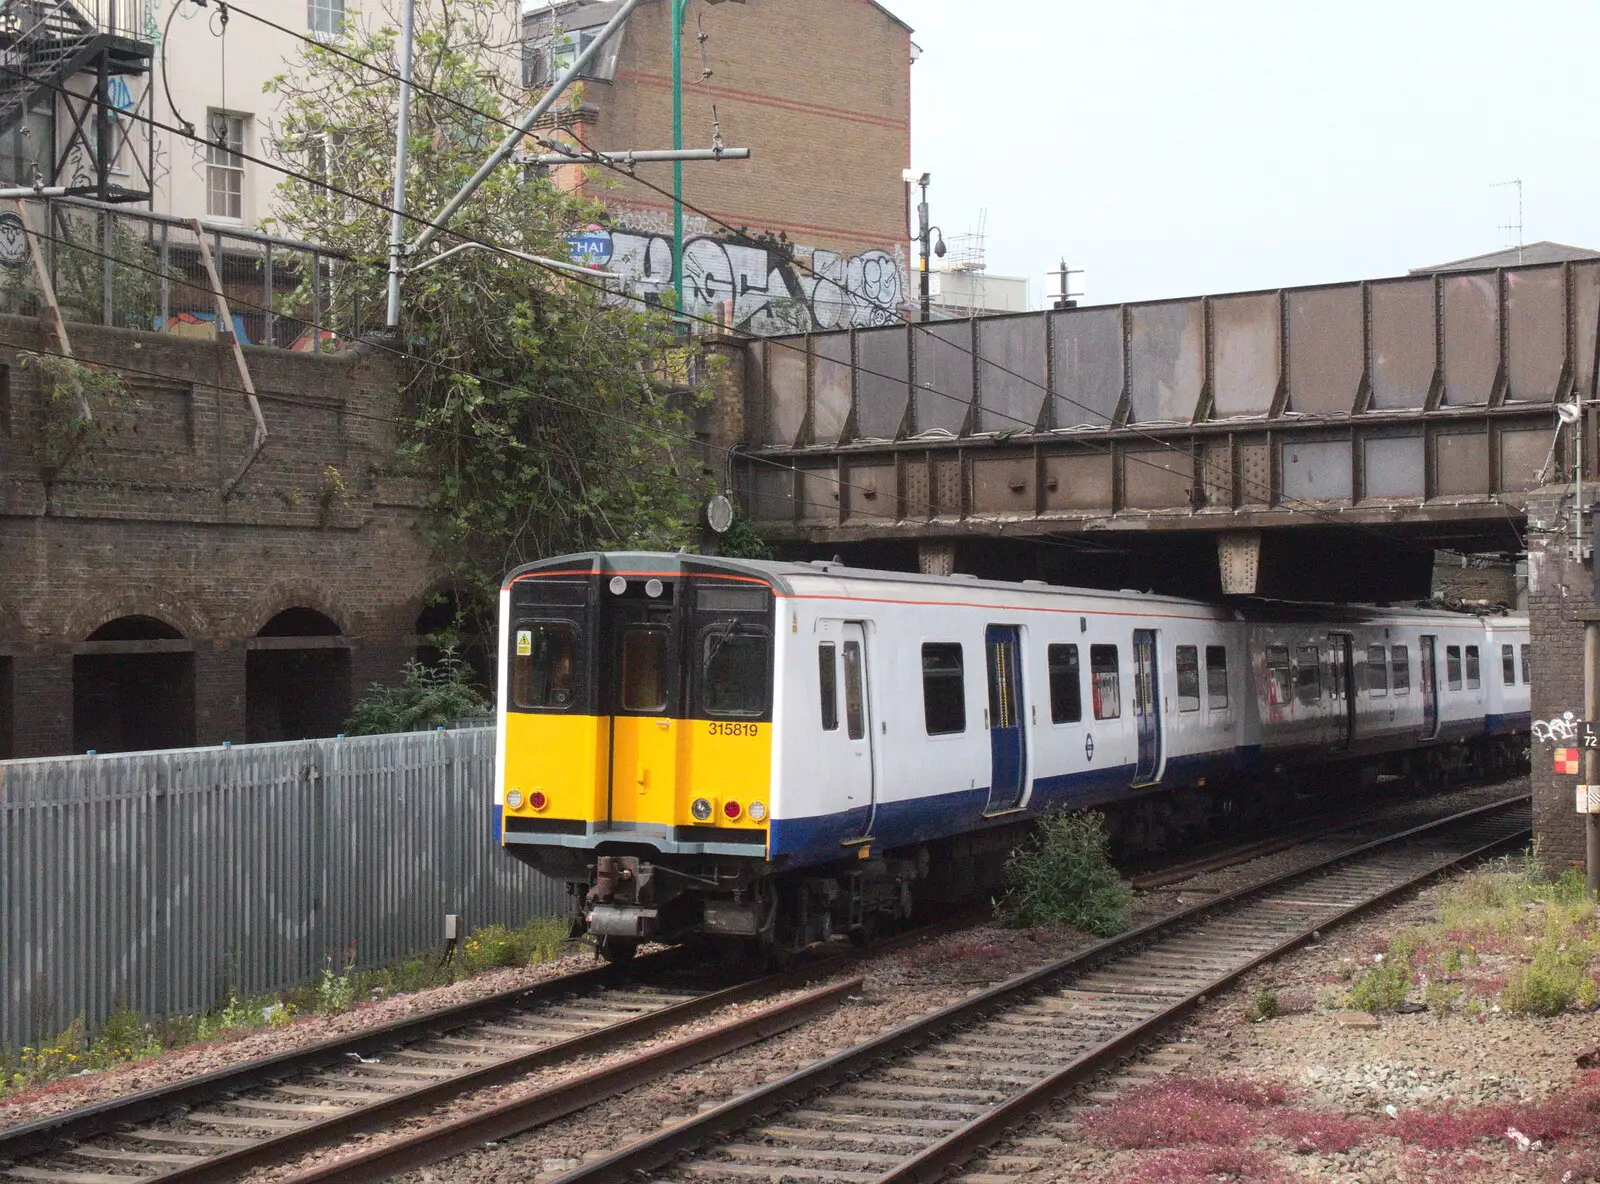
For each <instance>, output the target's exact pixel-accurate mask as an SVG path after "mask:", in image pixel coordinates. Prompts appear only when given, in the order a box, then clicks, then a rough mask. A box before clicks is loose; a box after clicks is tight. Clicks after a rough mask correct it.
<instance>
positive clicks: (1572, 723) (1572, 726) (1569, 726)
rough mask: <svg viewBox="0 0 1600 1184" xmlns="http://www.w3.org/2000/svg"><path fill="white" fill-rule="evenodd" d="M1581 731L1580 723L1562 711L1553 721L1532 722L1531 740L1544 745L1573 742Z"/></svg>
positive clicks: (1581, 724) (1568, 712)
mask: <svg viewBox="0 0 1600 1184" xmlns="http://www.w3.org/2000/svg"><path fill="white" fill-rule="evenodd" d="M1582 730H1583V723H1582V721H1581V720H1578V719H1576V718H1574V716H1573V714H1572V712H1570V711H1563V712H1562V713H1561V714H1560V715H1558V716H1556V717H1555V718H1553V719H1536V720H1534V721H1533V738H1534V739H1535V740H1537V741H1539V742H1540V743H1545V744H1547V743H1549V742H1551V741H1553V740H1575V739H1577V738H1578V735H1579V733H1580V732H1582Z"/></svg>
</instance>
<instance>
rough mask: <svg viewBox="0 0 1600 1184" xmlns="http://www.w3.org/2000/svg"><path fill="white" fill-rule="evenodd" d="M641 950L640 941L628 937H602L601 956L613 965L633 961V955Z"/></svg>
mask: <svg viewBox="0 0 1600 1184" xmlns="http://www.w3.org/2000/svg"><path fill="white" fill-rule="evenodd" d="M638 952H639V943H638V942H637V941H635V940H633V939H631V938H626V937H602V938H601V939H600V956H601V957H602V958H604V959H605V960H606V961H607V962H610V963H611V964H612V965H614V966H615V965H619V964H621V963H624V962H632V961H633V956H634V955H635V954H637V953H638Z"/></svg>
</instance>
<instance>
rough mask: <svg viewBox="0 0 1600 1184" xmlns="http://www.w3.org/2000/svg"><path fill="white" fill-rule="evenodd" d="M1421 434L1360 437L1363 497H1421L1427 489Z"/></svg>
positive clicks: (1424, 451)
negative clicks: (1364, 438) (1365, 438)
mask: <svg viewBox="0 0 1600 1184" xmlns="http://www.w3.org/2000/svg"><path fill="white" fill-rule="evenodd" d="M1424 444H1425V441H1424V439H1423V437H1422V436H1421V435H1415V436H1374V437H1372V438H1370V439H1368V440H1365V441H1363V445H1362V453H1361V468H1362V474H1363V482H1362V484H1363V487H1364V488H1363V491H1362V492H1363V494H1364V495H1365V496H1366V497H1369V498H1371V497H1408V498H1411V497H1416V498H1419V497H1422V496H1423V495H1424V494H1425V493H1426V492H1427V476H1428V475H1427V471H1426V465H1427V455H1428V454H1427V450H1426V448H1425V447H1424Z"/></svg>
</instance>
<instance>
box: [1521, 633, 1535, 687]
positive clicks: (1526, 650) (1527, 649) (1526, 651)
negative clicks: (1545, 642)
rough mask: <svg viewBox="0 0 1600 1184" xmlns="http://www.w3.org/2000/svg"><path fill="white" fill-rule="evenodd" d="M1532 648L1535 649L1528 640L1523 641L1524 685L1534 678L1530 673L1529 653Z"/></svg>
mask: <svg viewBox="0 0 1600 1184" xmlns="http://www.w3.org/2000/svg"><path fill="white" fill-rule="evenodd" d="M1532 649H1533V647H1532V646H1531V645H1529V644H1528V643H1527V642H1523V643H1522V685H1523V686H1527V685H1528V684H1529V683H1530V682H1532V681H1533V680H1532V678H1531V677H1530V676H1529V674H1528V654H1529V653H1530V652H1531V651H1532Z"/></svg>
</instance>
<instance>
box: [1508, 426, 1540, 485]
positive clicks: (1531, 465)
mask: <svg viewBox="0 0 1600 1184" xmlns="http://www.w3.org/2000/svg"><path fill="white" fill-rule="evenodd" d="M1552 435H1553V433H1552V432H1551V431H1550V430H1549V429H1547V428H1517V429H1514V430H1507V431H1502V432H1501V433H1500V482H1499V487H1500V488H1501V489H1502V490H1507V491H1510V492H1520V491H1522V490H1526V489H1534V488H1536V487H1537V486H1538V485H1539V484H1540V481H1539V470H1540V469H1541V468H1542V467H1543V466H1544V461H1545V457H1546V456H1548V455H1549V454H1550V441H1551V438H1552Z"/></svg>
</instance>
